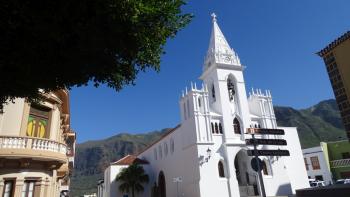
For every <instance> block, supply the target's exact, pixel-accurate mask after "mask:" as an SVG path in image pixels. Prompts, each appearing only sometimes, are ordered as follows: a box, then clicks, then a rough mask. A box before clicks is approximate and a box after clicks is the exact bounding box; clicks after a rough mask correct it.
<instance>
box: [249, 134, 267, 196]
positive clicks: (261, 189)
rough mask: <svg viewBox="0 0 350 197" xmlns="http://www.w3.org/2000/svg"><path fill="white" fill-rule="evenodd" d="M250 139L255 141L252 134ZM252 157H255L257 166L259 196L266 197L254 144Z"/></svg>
mask: <svg viewBox="0 0 350 197" xmlns="http://www.w3.org/2000/svg"><path fill="white" fill-rule="evenodd" d="M252 138H253V140H255V136H254V134H252ZM254 157H255V161H256V163H257V166H258V177H259V183H260V191H261V194H260V195H261V196H262V197H266V193H265V186H264V181H263V178H262V174H261V168H260V162H259V157H258V151H257V150H256V144H255V143H254Z"/></svg>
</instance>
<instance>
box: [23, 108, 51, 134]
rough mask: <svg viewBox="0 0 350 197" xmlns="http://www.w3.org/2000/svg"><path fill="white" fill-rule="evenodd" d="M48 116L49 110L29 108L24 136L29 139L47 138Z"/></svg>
mask: <svg viewBox="0 0 350 197" xmlns="http://www.w3.org/2000/svg"><path fill="white" fill-rule="evenodd" d="M49 116H50V109H48V108H45V107H41V106H35V105H32V106H31V107H30V112H29V117H28V123H27V132H26V135H27V136H30V137H39V138H48V137H49V132H48V131H49V127H48V124H49Z"/></svg>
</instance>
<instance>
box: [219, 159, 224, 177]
mask: <svg viewBox="0 0 350 197" xmlns="http://www.w3.org/2000/svg"><path fill="white" fill-rule="evenodd" d="M218 170H219V177H221V178H223V177H225V170H224V164H222V162H221V161H219V163H218Z"/></svg>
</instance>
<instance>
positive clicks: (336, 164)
mask: <svg viewBox="0 0 350 197" xmlns="http://www.w3.org/2000/svg"><path fill="white" fill-rule="evenodd" d="M330 164H331V168H340V167H350V159H339V160H333V161H331V162H330Z"/></svg>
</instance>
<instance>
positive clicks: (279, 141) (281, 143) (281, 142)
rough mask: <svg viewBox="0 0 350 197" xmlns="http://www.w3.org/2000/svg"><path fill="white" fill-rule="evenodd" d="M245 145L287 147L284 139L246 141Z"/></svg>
mask: <svg viewBox="0 0 350 197" xmlns="http://www.w3.org/2000/svg"><path fill="white" fill-rule="evenodd" d="M245 143H246V144H247V145H254V144H256V145H259V144H260V145H277V146H285V145H287V141H286V140H282V139H246V140H245Z"/></svg>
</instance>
